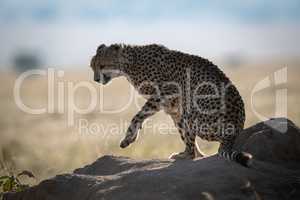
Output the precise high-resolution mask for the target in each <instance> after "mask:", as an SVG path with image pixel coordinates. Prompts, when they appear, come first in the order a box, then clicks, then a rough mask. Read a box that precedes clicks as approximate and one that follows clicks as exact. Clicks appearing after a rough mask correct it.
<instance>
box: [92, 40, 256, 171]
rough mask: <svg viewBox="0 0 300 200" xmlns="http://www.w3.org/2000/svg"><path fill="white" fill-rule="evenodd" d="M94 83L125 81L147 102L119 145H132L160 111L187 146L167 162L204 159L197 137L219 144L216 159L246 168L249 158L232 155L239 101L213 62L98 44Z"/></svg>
mask: <svg viewBox="0 0 300 200" xmlns="http://www.w3.org/2000/svg"><path fill="white" fill-rule="evenodd" d="M90 67H91V68H92V69H93V72H94V81H96V82H99V83H101V84H104V85H105V84H107V83H108V82H109V81H110V80H112V79H113V78H116V77H120V76H125V77H126V78H127V79H128V81H129V82H130V83H131V84H132V85H133V86H134V88H135V89H136V90H137V91H138V93H139V94H141V95H142V96H143V97H145V99H146V100H147V101H146V103H145V104H144V106H143V107H142V108H141V110H140V111H139V112H138V113H137V114H136V115H135V116H134V117H133V119H132V121H131V123H130V126H129V127H128V130H127V132H126V136H125V138H124V139H123V140H122V141H121V143H120V147H121V148H125V147H127V146H128V145H130V144H131V143H133V142H134V141H135V140H136V139H137V136H138V132H139V130H140V129H141V128H142V124H143V122H144V121H145V120H146V119H147V118H148V117H150V116H152V115H154V114H155V113H156V112H158V111H160V110H164V111H165V112H166V113H167V114H168V115H170V116H171V118H172V120H173V121H174V124H175V126H176V127H177V129H178V132H179V133H180V136H181V139H182V141H183V142H184V144H185V149H184V151H183V152H180V153H175V154H172V155H171V156H170V158H171V159H176V160H178V159H194V158H196V157H203V156H204V155H203V153H201V151H200V149H199V147H198V145H197V143H196V141H195V138H196V136H199V137H200V138H201V139H204V140H207V141H217V142H220V147H219V149H218V155H220V156H221V157H223V158H225V159H227V160H232V161H236V162H238V163H240V164H241V165H243V166H246V167H249V165H250V163H251V160H252V159H251V158H252V157H251V155H250V154H248V153H245V152H239V151H235V150H233V144H234V141H235V139H236V138H237V136H238V135H239V134H240V133H241V131H242V130H243V128H244V122H245V110H244V103H243V100H242V98H241V96H240V94H239V92H238V90H237V89H236V87H235V86H234V85H233V84H232V82H231V81H230V80H229V78H228V77H227V76H226V75H225V74H224V73H223V72H222V71H221V70H220V69H219V68H218V67H217V66H216V65H214V64H213V63H212V62H210V61H209V60H207V59H204V58H202V57H199V56H196V55H190V54H187V53H182V52H179V51H175V50H170V49H168V48H167V47H165V46H162V45H157V44H150V45H142V46H137V45H135V46H133V45H125V44H112V45H110V46H106V45H105V44H102V45H100V46H99V47H98V48H97V51H96V55H94V56H93V57H92V59H91V64H90Z"/></svg>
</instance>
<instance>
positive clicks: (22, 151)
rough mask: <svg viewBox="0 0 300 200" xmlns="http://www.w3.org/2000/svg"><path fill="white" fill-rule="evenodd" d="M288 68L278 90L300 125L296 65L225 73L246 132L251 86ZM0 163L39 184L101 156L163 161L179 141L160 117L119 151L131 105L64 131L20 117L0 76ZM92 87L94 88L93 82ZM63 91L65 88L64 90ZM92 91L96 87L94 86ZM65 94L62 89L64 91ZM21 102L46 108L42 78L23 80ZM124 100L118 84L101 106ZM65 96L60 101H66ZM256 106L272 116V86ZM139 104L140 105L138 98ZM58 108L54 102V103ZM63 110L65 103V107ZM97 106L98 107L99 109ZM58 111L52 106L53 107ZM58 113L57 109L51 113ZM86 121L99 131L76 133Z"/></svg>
mask: <svg viewBox="0 0 300 200" xmlns="http://www.w3.org/2000/svg"><path fill="white" fill-rule="evenodd" d="M283 66H288V83H287V84H285V85H283V86H281V87H280V88H288V117H289V118H290V119H292V120H293V121H295V122H296V123H297V124H300V108H299V106H298V104H297V103H298V102H299V99H300V94H299V85H300V80H299V78H298V75H299V72H300V68H299V64H298V63H297V62H286V61H283V62H277V63H272V64H270V63H258V64H251V65H250V64H249V65H245V66H243V67H240V68H236V69H232V68H226V67H224V71H225V72H226V73H227V74H228V76H230V77H231V79H232V80H233V82H234V83H235V84H236V85H237V86H238V88H239V90H240V91H241V94H242V96H243V98H244V100H245V104H246V115H247V119H246V127H248V126H250V125H253V124H255V123H256V122H258V121H260V119H259V118H257V117H256V115H255V114H254V113H253V110H252V109H251V104H250V103H251V102H250V94H251V91H252V89H253V87H254V85H255V84H256V83H257V82H258V81H260V80H262V79H263V78H265V77H267V76H270V77H272V75H273V73H274V72H275V71H276V69H280V68H282V67H283ZM88 71H90V70H89V69H87V70H85V71H83V72H74V71H73V72H71V71H66V72H65V77H64V78H60V79H59V81H64V83H66V82H67V81H68V80H72V81H76V82H78V81H80V80H85V81H89V80H91V77H92V76H91V73H90V72H88ZM0 76H1V77H0V80H1V88H0V96H1V99H0V100H1V102H0V108H1V113H2V115H1V117H0V137H1V140H0V158H1V160H2V162H5V163H6V164H7V165H9V166H11V167H12V168H13V169H14V170H22V169H28V170H31V171H33V173H34V174H36V176H37V177H38V178H39V179H44V178H47V177H50V176H53V175H55V174H57V173H62V172H69V171H71V170H72V169H74V168H77V167H80V166H82V165H85V164H88V163H90V162H92V161H93V160H95V159H96V158H98V157H100V156H101V155H104V154H115V155H126V156H131V157H135V158H167V157H168V156H169V154H171V153H172V152H176V151H180V150H182V148H183V144H182V143H181V141H180V137H179V136H178V134H177V132H176V130H175V128H174V126H173V124H172V121H171V119H170V118H169V117H168V116H166V115H165V114H164V113H162V112H160V113H158V114H157V115H155V116H154V117H152V118H151V119H149V120H148V121H147V122H146V125H145V128H144V129H143V130H142V132H141V135H140V138H139V139H138V141H137V142H135V143H134V144H132V145H131V146H130V147H129V148H127V149H120V148H119V141H120V140H121V138H122V137H123V136H124V132H125V131H126V128H127V125H126V124H128V122H129V121H130V120H131V117H133V115H134V114H135V113H136V112H137V110H138V109H137V107H136V106H134V104H131V105H130V107H128V109H126V110H124V111H123V112H120V113H116V114H103V113H101V112H99V108H98V109H95V110H94V111H93V112H92V113H89V114H86V115H76V117H75V126H73V127H68V126H67V117H66V115H65V114H59V113H57V112H56V113H54V114H42V115H32V114H27V113H24V112H22V111H21V110H20V109H18V107H17V106H16V104H15V102H14V98H13V86H14V81H15V78H16V76H15V75H14V74H9V73H2V74H1V75H0ZM93 84H94V83H93ZM65 86H66V85H65ZM94 86H95V87H96V88H99V87H101V86H98V85H94ZM65 89H66V88H65ZM22 98H23V99H24V101H25V103H26V104H27V105H30V106H33V107H42V106H46V105H47V84H46V80H45V79H43V78H35V79H31V80H29V81H26V82H25V83H24V85H23V86H22ZM128 98H129V84H128V83H127V81H126V80H125V79H123V78H122V79H117V80H115V81H113V83H112V84H110V85H109V86H107V87H105V88H104V99H105V101H104V103H105V104H104V107H105V108H106V109H115V108H120V107H121V106H122V105H124V104H126V102H127V100H128ZM67 99H68V96H67V95H66V96H65V100H67ZM75 99H76V103H77V104H78V105H79V106H82V107H85V106H86V105H87V104H88V102H89V95H88V92H87V91H84V90H79V91H78V92H77V93H76V98H75ZM254 100H255V107H256V110H257V111H259V113H261V114H263V115H265V116H266V117H273V116H274V112H275V87H274V86H272V87H270V88H268V89H266V90H264V91H261V92H260V93H258V94H257V95H256V96H255V99H254ZM138 102H140V103H141V102H143V100H142V98H139V101H138ZM56 104H57V103H56ZM64 105H65V106H67V103H66V102H65V103H64ZM98 106H99V105H98ZM56 107H57V105H56ZM56 109H57V108H56ZM81 118H82V119H87V120H88V122H89V124H94V125H99V126H102V129H101V130H96V131H95V133H87V132H84V131H80V130H79V129H78V127H77V126H78V120H79V119H81ZM199 143H200V146H201V147H202V148H203V150H204V151H205V152H206V153H208V154H213V153H215V152H216V150H217V147H218V144H217V143H207V142H204V141H199Z"/></svg>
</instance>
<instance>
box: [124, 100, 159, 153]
mask: <svg viewBox="0 0 300 200" xmlns="http://www.w3.org/2000/svg"><path fill="white" fill-rule="evenodd" d="M160 102H161V100H160V99H159V98H150V99H148V101H147V102H146V103H145V105H144V106H143V107H142V109H141V110H140V111H139V112H138V113H137V114H136V115H135V116H134V118H133V119H132V120H131V124H130V126H129V128H128V129H127V132H126V136H125V138H124V139H123V140H122V142H121V144H120V147H121V148H125V147H127V146H128V145H130V144H131V143H133V142H134V141H135V140H136V138H137V136H138V132H139V130H140V129H141V128H142V124H143V122H144V121H145V120H146V119H147V118H148V117H150V116H152V115H154V114H155V113H156V112H158V111H159V110H160V107H161V105H160V104H161V103H160Z"/></svg>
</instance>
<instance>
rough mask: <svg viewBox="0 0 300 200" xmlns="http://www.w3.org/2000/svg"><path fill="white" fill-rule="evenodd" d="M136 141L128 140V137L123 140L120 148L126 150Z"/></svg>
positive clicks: (133, 139)
mask: <svg viewBox="0 0 300 200" xmlns="http://www.w3.org/2000/svg"><path fill="white" fill-rule="evenodd" d="M135 139H136V138H128V137H126V138H124V139H123V140H122V142H121V143H120V147H121V148H126V147H128V146H129V145H130V144H131V143H133V142H134V141H135Z"/></svg>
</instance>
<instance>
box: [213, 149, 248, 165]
mask: <svg viewBox="0 0 300 200" xmlns="http://www.w3.org/2000/svg"><path fill="white" fill-rule="evenodd" d="M219 155H220V156H221V157H223V158H225V159H227V160H232V161H235V162H237V163H239V164H241V165H242V166H244V167H250V166H251V165H252V162H253V159H252V155H251V154H249V153H246V152H238V151H232V152H222V153H219Z"/></svg>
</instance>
